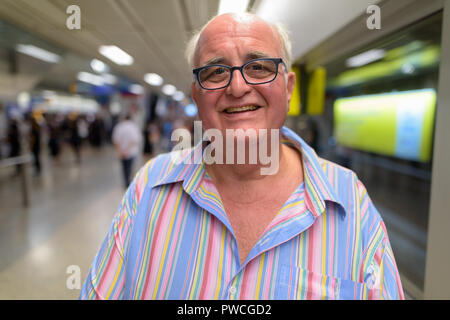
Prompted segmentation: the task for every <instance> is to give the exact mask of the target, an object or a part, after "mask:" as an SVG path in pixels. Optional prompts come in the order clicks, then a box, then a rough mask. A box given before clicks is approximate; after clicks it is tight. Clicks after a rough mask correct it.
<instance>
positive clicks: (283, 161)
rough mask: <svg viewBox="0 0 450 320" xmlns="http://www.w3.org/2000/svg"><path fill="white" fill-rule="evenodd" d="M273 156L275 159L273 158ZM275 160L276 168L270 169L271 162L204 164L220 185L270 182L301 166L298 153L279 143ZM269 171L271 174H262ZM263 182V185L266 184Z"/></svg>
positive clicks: (249, 184) (248, 184) (246, 184)
mask: <svg viewBox="0 0 450 320" xmlns="http://www.w3.org/2000/svg"><path fill="white" fill-rule="evenodd" d="M273 158H275V159H273ZM273 158H272V159H273V160H274V161H277V162H278V163H277V165H276V167H277V170H271V169H269V168H270V167H272V168H273V167H274V166H273V163H269V164H268V165H263V164H261V163H257V164H247V163H246V164H210V165H205V168H206V171H207V172H208V174H209V175H210V176H211V178H212V179H213V181H214V182H215V183H216V184H218V185H221V186H230V187H232V186H238V185H240V186H251V185H252V184H253V183H256V184H257V185H259V182H261V181H266V182H267V183H270V182H271V181H275V180H278V179H280V178H281V179H284V178H286V176H287V175H289V172H292V170H293V168H294V167H298V166H300V167H301V161H299V159H300V157H299V154H298V153H297V152H296V151H295V150H293V149H291V148H289V147H287V146H285V145H283V144H281V145H280V147H279V152H278V157H273ZM264 169H266V171H265V170H264ZM274 171H275V172H274ZM265 172H270V173H273V174H264V173H265ZM267 183H265V184H264V185H267Z"/></svg>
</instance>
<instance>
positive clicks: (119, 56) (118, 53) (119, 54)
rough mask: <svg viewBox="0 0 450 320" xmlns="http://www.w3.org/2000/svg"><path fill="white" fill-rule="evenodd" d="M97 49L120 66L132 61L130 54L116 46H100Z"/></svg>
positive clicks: (129, 63)
mask: <svg viewBox="0 0 450 320" xmlns="http://www.w3.org/2000/svg"><path fill="white" fill-rule="evenodd" d="M98 51H99V52H100V53H101V54H102V55H104V56H105V57H107V58H108V59H109V60H111V61H112V62H114V63H116V64H118V65H120V66H129V65H131V64H133V62H134V59H133V57H132V56H130V55H129V54H128V53H126V52H125V51H123V50H122V49H120V48H119V47H116V46H101V47H100V48H99V49H98Z"/></svg>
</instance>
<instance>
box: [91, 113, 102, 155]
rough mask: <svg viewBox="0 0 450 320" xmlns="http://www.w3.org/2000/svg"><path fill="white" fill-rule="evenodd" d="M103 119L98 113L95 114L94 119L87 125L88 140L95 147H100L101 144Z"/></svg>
mask: <svg viewBox="0 0 450 320" xmlns="http://www.w3.org/2000/svg"><path fill="white" fill-rule="evenodd" d="M103 131H104V126H103V121H102V119H100V117H99V115H95V118H94V121H92V123H91V125H90V126H89V141H90V142H91V145H93V146H94V147H96V148H100V147H101V146H102V144H103Z"/></svg>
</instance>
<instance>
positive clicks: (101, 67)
mask: <svg viewBox="0 0 450 320" xmlns="http://www.w3.org/2000/svg"><path fill="white" fill-rule="evenodd" d="M91 68H92V70H94V71H95V72H98V73H102V72H105V71H108V69H109V68H108V66H107V65H106V64H105V63H104V62H103V61H100V60H97V59H93V60H92V61H91Z"/></svg>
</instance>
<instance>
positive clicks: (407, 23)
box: [0, 0, 450, 299]
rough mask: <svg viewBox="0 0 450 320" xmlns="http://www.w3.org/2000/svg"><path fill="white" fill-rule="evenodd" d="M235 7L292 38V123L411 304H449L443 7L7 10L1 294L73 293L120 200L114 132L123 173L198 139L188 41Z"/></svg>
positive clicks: (103, 2)
mask: <svg viewBox="0 0 450 320" xmlns="http://www.w3.org/2000/svg"><path fill="white" fill-rule="evenodd" d="M373 5H375V6H373ZM228 11H249V12H253V13H256V14H258V15H259V16H261V17H263V18H265V19H267V20H269V21H273V22H275V21H279V22H282V23H283V24H284V25H285V26H286V27H287V28H288V29H289V30H290V31H291V38H292V44H293V57H294V60H293V68H292V69H293V71H294V72H295V73H296V74H297V80H298V81H297V84H296V88H295V91H294V95H293V98H292V101H291V106H290V111H289V114H288V119H287V122H286V125H287V126H288V127H290V128H291V129H293V130H294V131H296V132H297V133H299V134H300V135H301V137H302V138H303V139H304V140H305V141H307V142H308V143H309V144H310V145H311V146H312V147H313V148H314V149H315V150H316V152H317V153H318V155H319V156H321V157H323V158H326V159H329V160H331V161H334V162H336V163H339V164H341V165H342V166H345V167H347V168H350V169H352V170H353V171H355V172H356V173H357V175H358V176H359V178H360V179H361V180H362V182H363V183H364V184H365V186H366V188H367V189H368V192H369V195H370V196H371V198H372V200H373V202H374V203H375V205H376V207H377V208H378V210H379V211H380V214H381V215H382V217H383V219H384V221H385V223H386V226H387V229H388V233H389V237H390V241H391V244H392V247H393V250H394V254H395V257H396V260H397V264H398V268H399V271H400V274H401V278H402V282H403V286H404V289H405V292H406V294H407V297H408V299H433V298H437V299H450V291H449V287H450V275H449V274H448V270H449V269H450V250H449V249H448V245H449V244H450V242H449V240H448V239H447V230H449V228H450V221H449V215H450V214H449V213H450V209H449V206H450V202H449V201H450V200H449V198H450V197H449V196H450V194H449V193H448V192H449V191H448V190H449V187H450V176H449V173H448V172H449V170H448V168H447V167H446V164H447V163H448V161H449V160H450V155H449V151H448V150H449V149H450V148H448V142H447V141H448V139H450V136H449V132H450V130H448V128H446V127H447V126H448V121H449V119H450V111H449V109H450V99H449V93H448V91H449V90H448V88H449V81H450V63H449V55H450V52H449V51H450V48H449V46H450V44H449V41H448V39H449V38H450V35H449V29H450V21H449V20H450V17H449V11H450V5H449V1H447V0H429V1H419V0H415V1H414V0H384V1H366V0H341V1H333V0H314V1H313V0H278V1H270V0H247V1H244V0H240V1H233V0H222V1H219V0H165V1H162V0H130V1H127V0H98V1H88V0H82V1H66V0H0V203H1V205H0V299H75V298H77V297H78V295H79V293H80V290H79V289H78V288H77V287H78V286H77V281H76V278H73V276H76V275H77V273H76V272H74V271H73V270H75V271H80V277H81V281H84V277H85V275H86V273H87V271H88V268H89V266H90V263H91V262H92V259H93V257H94V255H95V253H96V252H97V250H98V248H99V246H100V243H101V241H102V240H103V239H104V237H105V235H106V232H107V230H108V228H109V226H110V223H111V220H112V217H113V215H114V213H115V210H116V208H117V206H118V204H119V202H120V200H121V198H122V195H123V192H124V186H123V177H122V175H123V173H122V167H121V163H120V161H119V156H118V153H117V151H116V150H115V147H114V144H113V141H112V136H113V132H114V128H115V127H116V126H117V124H118V123H120V122H121V121H122V119H123V118H124V117H125V116H126V115H129V116H130V117H131V120H132V121H133V122H134V123H135V125H136V126H137V128H138V130H139V132H140V135H141V138H140V140H139V152H138V154H137V155H136V156H135V160H134V163H133V168H132V174H134V173H135V172H136V171H137V170H138V169H139V168H140V167H141V166H142V165H143V164H144V163H145V162H146V161H148V160H149V159H151V158H152V157H154V156H155V155H157V154H159V153H162V152H167V151H170V150H171V148H172V147H173V144H172V142H171V141H170V136H171V133H172V131H173V130H174V129H176V128H181V127H184V128H187V129H189V130H192V129H193V121H194V120H196V119H197V108H196V106H195V104H194V103H193V101H192V99H191V97H190V95H189V94H190V89H189V88H190V84H191V82H192V72H191V70H190V68H189V66H188V64H187V63H186V60H185V58H184V48H185V44H186V42H187V40H188V39H189V36H190V35H191V34H192V33H193V32H194V31H195V30H197V29H198V28H200V27H201V26H202V25H203V24H204V23H205V22H206V21H208V20H209V19H210V18H211V17H212V16H214V15H216V14H217V13H222V12H228ZM443 26H447V28H445V27H443ZM445 32H446V33H445ZM444 53H446V54H444ZM71 266H75V269H74V268H73V267H71ZM74 279H75V281H74ZM69 282H70V283H69Z"/></svg>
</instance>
